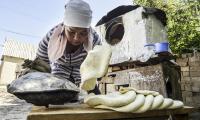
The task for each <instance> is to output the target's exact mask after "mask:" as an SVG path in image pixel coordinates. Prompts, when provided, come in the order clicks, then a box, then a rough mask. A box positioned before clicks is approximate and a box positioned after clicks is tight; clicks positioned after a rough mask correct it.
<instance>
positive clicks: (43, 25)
mask: <svg viewBox="0 0 200 120" xmlns="http://www.w3.org/2000/svg"><path fill="white" fill-rule="evenodd" d="M67 1H68V0H0V55H1V54H2V48H3V44H4V41H5V39H14V40H18V41H23V42H30V43H33V44H35V45H37V44H38V43H39V41H40V40H41V39H42V38H43V37H44V35H45V34H46V33H47V32H48V31H49V30H50V29H51V28H52V27H53V26H55V25H57V24H58V23H60V22H62V20H63V15H64V5H65V4H66V3H67ZM85 1H86V2H88V3H89V4H90V7H91V9H92V11H93V19H92V26H94V25H95V24H96V23H97V22H98V20H99V19H100V18H101V17H102V16H104V15H106V13H107V12H109V11H110V10H112V9H114V8H116V7H118V6H120V5H132V4H133V3H132V1H133V0H85Z"/></svg>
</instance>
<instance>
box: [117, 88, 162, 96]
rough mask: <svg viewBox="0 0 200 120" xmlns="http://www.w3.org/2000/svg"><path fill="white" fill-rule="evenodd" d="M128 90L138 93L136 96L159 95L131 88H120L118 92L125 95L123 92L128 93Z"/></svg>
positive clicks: (154, 92)
mask: <svg viewBox="0 0 200 120" xmlns="http://www.w3.org/2000/svg"><path fill="white" fill-rule="evenodd" d="M130 90H133V91H135V92H136V93H138V94H143V95H153V96H157V95H159V92H156V91H150V90H137V89H135V88H132V87H123V88H120V89H119V91H120V92H121V93H125V92H127V91H130Z"/></svg>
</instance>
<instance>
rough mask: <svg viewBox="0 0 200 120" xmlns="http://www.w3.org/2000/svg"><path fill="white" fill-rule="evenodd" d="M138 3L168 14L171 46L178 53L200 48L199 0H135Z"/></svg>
mask: <svg viewBox="0 0 200 120" xmlns="http://www.w3.org/2000/svg"><path fill="white" fill-rule="evenodd" d="M134 2H135V3H136V4H139V5H142V6H148V7H156V8H159V9H161V10H163V11H165V13H166V15H167V19H168V20H167V34H168V40H169V42H170V48H171V49H172V51H173V52H174V53H176V54H182V53H187V52H192V50H193V49H194V48H196V49H197V50H200V1H199V0H190V1H189V0H187V1H186V0H185V1H183V0H182V1H181V0H134Z"/></svg>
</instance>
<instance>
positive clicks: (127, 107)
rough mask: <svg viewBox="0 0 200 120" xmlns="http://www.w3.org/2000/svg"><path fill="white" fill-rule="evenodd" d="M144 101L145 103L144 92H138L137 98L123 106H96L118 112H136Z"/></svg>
mask: <svg viewBox="0 0 200 120" xmlns="http://www.w3.org/2000/svg"><path fill="white" fill-rule="evenodd" d="M144 103H145V96H144V95H142V94H137V96H136V99H135V100H134V101H133V102H131V103H130V104H128V105H125V106H122V107H108V106H105V105H99V106H96V107H95V108H102V109H110V110H115V111H118V112H134V111H136V110H137V109H138V108H140V107H141V106H142V105H143V104H144Z"/></svg>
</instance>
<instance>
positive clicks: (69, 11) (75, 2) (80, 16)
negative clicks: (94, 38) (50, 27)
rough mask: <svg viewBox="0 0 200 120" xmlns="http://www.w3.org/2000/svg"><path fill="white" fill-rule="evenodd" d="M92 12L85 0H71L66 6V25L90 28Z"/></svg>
mask: <svg viewBox="0 0 200 120" xmlns="http://www.w3.org/2000/svg"><path fill="white" fill-rule="evenodd" d="M91 20H92V11H91V9H90V6H89V4H88V3H86V2H85V1H83V0H70V1H69V2H68V3H67V4H66V5H65V14H64V24H65V25H66V26H71V27H81V28H89V27H90V24H91Z"/></svg>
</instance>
